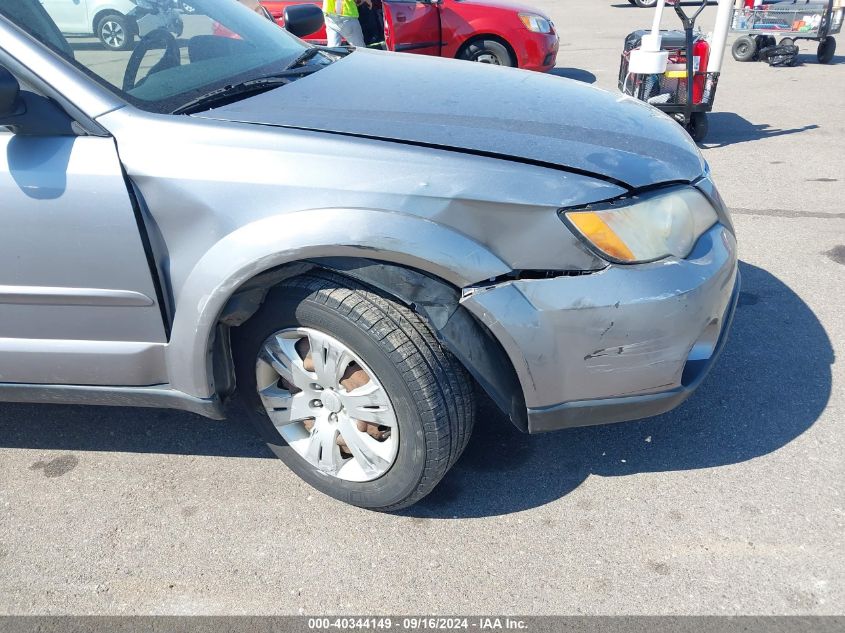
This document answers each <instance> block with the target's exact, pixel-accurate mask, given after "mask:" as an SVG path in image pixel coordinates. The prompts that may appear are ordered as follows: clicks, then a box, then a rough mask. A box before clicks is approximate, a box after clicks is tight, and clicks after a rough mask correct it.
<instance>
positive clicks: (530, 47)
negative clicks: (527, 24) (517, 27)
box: [512, 29, 560, 72]
mask: <svg viewBox="0 0 845 633" xmlns="http://www.w3.org/2000/svg"><path fill="white" fill-rule="evenodd" d="M515 40H516V41H512V45H513V47H514V52H515V53H516V57H517V65H518V66H519V67H520V68H523V69H525V70H536V71H539V72H548V71H549V70H551V69H552V68H554V67H555V61H556V60H557V52H558V47H559V46H560V40H559V39H558V35H557V33H534V32H532V31H529V30H527V29H524V30H522V31H520V36H519V38H515Z"/></svg>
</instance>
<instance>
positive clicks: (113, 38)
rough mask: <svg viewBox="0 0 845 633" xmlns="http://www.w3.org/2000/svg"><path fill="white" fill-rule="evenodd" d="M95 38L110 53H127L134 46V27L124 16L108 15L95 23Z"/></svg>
mask: <svg viewBox="0 0 845 633" xmlns="http://www.w3.org/2000/svg"><path fill="white" fill-rule="evenodd" d="M96 33H97V38H98V39H99V40H100V43H101V44H102V45H103V48H105V49H106V50H110V51H128V50H130V49H131V48H132V46H133V45H134V44H135V25H134V23H133V22H132V20H130V19H129V18H128V17H126V16H125V15H120V14H117V13H110V14H108V15H105V16H103V17H102V18H100V20H99V21H98V22H97V30H96Z"/></svg>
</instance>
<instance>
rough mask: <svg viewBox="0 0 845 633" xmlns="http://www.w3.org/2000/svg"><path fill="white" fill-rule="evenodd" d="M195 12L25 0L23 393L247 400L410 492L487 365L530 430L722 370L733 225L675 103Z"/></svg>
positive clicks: (208, 412)
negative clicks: (153, 13)
mask: <svg viewBox="0 0 845 633" xmlns="http://www.w3.org/2000/svg"><path fill="white" fill-rule="evenodd" d="M191 4H192V6H193V8H194V9H195V12H194V15H193V16H192V21H198V20H206V21H207V22H208V24H203V25H202V26H203V27H204V33H203V34H199V35H194V36H191V37H189V38H187V39H177V38H175V37H174V36H173V35H172V34H169V33H167V32H166V31H165V30H163V29H158V30H156V31H154V32H153V33H151V34H150V35H149V36H147V37H145V38H142V39H141V40H140V41H139V42H138V44H137V46H136V48H135V50H134V51H133V54H132V55H127V54H125V53H120V52H114V51H108V52H107V51H99V52H89V53H88V54H86V56H85V58H84V59H78V60H77V59H75V58H74V55H73V51H72V50H71V49H70V47H69V46H68V44H67V41H66V40H65V38H64V37H63V36H62V35H61V33H60V32H59V30H58V28H56V26H55V24H54V23H53V22H52V20H50V18H49V16H48V14H47V13H46V12H45V11H44V9H43V7H42V6H41V4H40V3H39V2H38V1H37V0H19V1H17V2H4V3H0V130H2V131H0V208H2V210H3V220H4V224H3V231H2V232H0V400H5V401H25V402H51V403H76V404H97V405H118V406H143V407H170V408H175V409H184V410H187V411H193V412H195V413H199V414H201V415H204V416H207V417H210V418H216V419H222V418H224V417H225V416H226V414H227V408H226V406H225V404H226V402H227V401H228V400H229V399H230V398H231V397H232V396H233V395H234V394H236V393H237V394H239V395H240V398H241V400H242V401H243V402H244V403H245V405H246V410H247V415H249V416H250V417H251V419H252V420H253V422H254V423H255V425H256V428H257V429H258V430H259V431H260V433H261V434H262V436H263V437H264V438H265V440H266V441H267V443H268V445H269V446H270V447H271V449H272V450H273V451H274V452H275V453H276V454H277V455H278V456H279V457H280V458H281V459H282V460H283V461H284V462H285V463H286V464H288V466H289V467H290V468H291V469H292V470H293V471H294V472H296V473H297V474H298V475H300V476H301V477H302V478H303V479H305V480H306V481H307V482H309V483H310V484H311V485H313V486H314V487H316V488H317V489H319V490H321V491H323V492H325V493H326V494H329V495H332V496H334V497H336V498H338V499H341V500H343V501H346V502H348V503H351V504H355V505H358V506H363V507H367V508H375V509H380V510H393V509H397V508H401V507H403V506H407V505H409V504H411V503H413V502H415V501H417V500H418V499H420V498H421V497H423V496H424V495H425V494H427V493H428V492H429V491H431V490H432V488H433V487H434V486H435V485H436V484H437V482H438V481H439V480H440V479H441V478H442V477H443V476H444V474H445V473H446V472H447V471H448V469H449V468H450V467H451V466H452V465H453V464H454V463H455V461H456V460H457V459H458V458H459V456H460V455H461V452H462V451H463V450H464V447H465V446H466V444H467V442H468V440H469V437H470V434H471V432H472V429H473V425H474V420H475V417H474V416H475V394H476V388H478V389H480V390H482V391H483V392H485V393H486V394H487V396H489V398H491V399H492V401H493V402H494V403H496V405H498V406H499V407H500V408H501V410H502V411H503V412H504V414H505V415H506V416H508V417H509V418H510V419H511V421H512V422H513V423H514V424H515V425H516V427H517V428H519V429H520V430H522V431H527V432H531V433H537V432H541V431H549V430H553V429H561V428H567V427H572V426H579V425H588V424H599V423H606V422H616V421H620V420H628V419H634V418H640V417H644V416H650V415H655V414H658V413H662V412H664V411H667V410H669V409H671V408H672V407H674V406H676V405H677V404H678V403H680V402H681V401H683V400H684V399H685V398H686V397H688V396H689V395H690V394H691V393H692V392H693V391H694V389H695V388H696V387H697V386H698V385H699V383H700V382H701V381H702V379H703V378H704V376H705V374H706V373H707V371H708V370H709V369H710V368H711V367H712V365H713V363H714V361H715V359H716V356H717V354H718V352H719V350H720V349H721V347H722V346H723V344H724V342H725V338H726V335H727V331H728V327H729V324H730V322H731V318H732V315H733V312H734V306H735V305H736V300H737V296H738V291H739V283H738V271H737V257H736V241H735V238H734V231H733V228H732V225H731V221H730V218H729V216H728V211H727V209H726V207H725V205H724V204H723V202H722V200H721V199H720V197H719V194H718V192H717V190H716V187H715V185H714V184H713V181H712V178H711V175H710V172H709V170H708V168H707V164H706V163H705V161H704V160H703V158H702V156H701V154H700V152H699V151H698V149H697V147H696V146H695V144H694V143H693V142H692V140H691V139H690V138H689V136H688V135H687V134H686V133H685V132H684V131H683V129H682V128H681V127H680V126H678V125H677V124H676V123H675V122H674V121H672V120H671V119H669V118H668V117H665V116H663V115H661V114H659V113H657V112H656V111H655V110H654V109H653V108H652V107H650V106H648V105H646V104H643V103H641V102H637V101H634V100H631V99H620V98H619V96H618V95H616V94H611V93H608V92H605V91H602V90H598V89H596V88H593V87H590V86H585V85H583V84H580V83H577V82H570V81H567V80H563V79H560V78H556V77H551V76H548V75H541V74H538V73H528V72H524V71H521V70H513V69H509V70H502V69H497V68H491V67H489V66H485V65H479V64H463V63H460V62H457V61H454V60H448V59H435V58H431V57H421V56H414V55H401V54H396V53H389V52H374V51H369V50H366V49H358V50H355V51H352V52H349V51H334V52H333V51H330V50H327V49H320V48H316V47H312V46H310V45H308V44H306V43H304V42H302V41H301V40H299V39H297V38H295V37H293V36H291V35H289V34H288V33H286V32H285V31H284V30H282V29H279V28H278V27H276V26H275V25H274V24H272V23H270V22H269V21H268V20H266V19H264V18H262V17H260V16H259V15H258V14H256V13H254V12H252V11H250V10H248V9H246V8H245V7H243V6H242V5H240V4H238V3H237V2H232V1H231V0H192V2H191ZM296 15H297V17H296V19H295V20H291V22H294V23H289V24H288V28H290V29H292V30H294V31H301V30H303V29H304V30H306V31H307V28H305V27H303V26H302V24H305V23H308V22H309V20H313V19H316V20H320V19H321V17H320V13H319V11H318V9H316V8H313V9H311V8H310V7H307V8H306V11H305V12H304V13H303V12H302V11H299V12H297V13H296ZM212 23H219V24H222V25H223V26H225V27H226V28H227V29H229V30H230V31H231V32H232V33H234V34H235V35H237V37H218V36H214V35H213V34H211V28H212ZM196 26H197V25H196V24H192V29H194V28H195V27H196ZM147 55H151V56H153V59H152V60H150V61H155V60H158V61H156V63H155V64H150V63H147V61H148V60H147V59H146V57H147ZM385 85H387V86H391V89H390V90H387V91H386V90H384V89H383V87H384V86H385ZM338 95H342V98H338ZM374 95H377V97H374ZM481 422H482V423H483V424H488V423H491V422H490V421H489V420H484V421H481Z"/></svg>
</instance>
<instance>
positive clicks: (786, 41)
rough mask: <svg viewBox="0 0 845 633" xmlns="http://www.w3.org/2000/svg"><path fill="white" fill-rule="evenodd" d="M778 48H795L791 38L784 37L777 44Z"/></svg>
mask: <svg viewBox="0 0 845 633" xmlns="http://www.w3.org/2000/svg"><path fill="white" fill-rule="evenodd" d="M778 46H795V40H793V39H792V38H791V37H784V38H783V39H781V41H780V42H778Z"/></svg>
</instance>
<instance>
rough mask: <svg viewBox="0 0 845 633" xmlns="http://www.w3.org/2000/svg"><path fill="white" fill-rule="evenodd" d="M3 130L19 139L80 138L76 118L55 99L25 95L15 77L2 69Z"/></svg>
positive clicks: (0, 108) (0, 104)
mask: <svg viewBox="0 0 845 633" xmlns="http://www.w3.org/2000/svg"><path fill="white" fill-rule="evenodd" d="M0 127H6V128H8V129H9V131H10V132H12V134H17V135H19V136H76V132H75V130H74V129H73V119H71V118H70V117H69V116H68V115H67V113H66V112H65V111H64V110H62V109H61V108H60V107H59V106H58V105H56V104H55V102H53V101H52V100H51V99H48V98H47V97H42V96H41V95H37V94H35V93H33V92H27V91H23V92H21V85H20V84H19V83H18V80H17V79H15V76H14V75H13V74H12V73H10V72H9V71H8V70H7V69H6V68H4V67H3V66H0Z"/></svg>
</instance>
